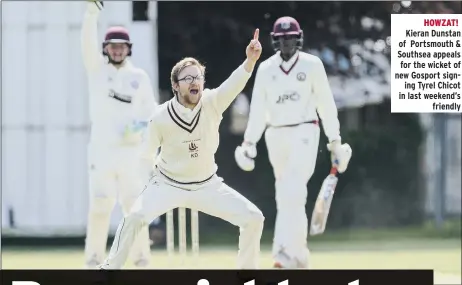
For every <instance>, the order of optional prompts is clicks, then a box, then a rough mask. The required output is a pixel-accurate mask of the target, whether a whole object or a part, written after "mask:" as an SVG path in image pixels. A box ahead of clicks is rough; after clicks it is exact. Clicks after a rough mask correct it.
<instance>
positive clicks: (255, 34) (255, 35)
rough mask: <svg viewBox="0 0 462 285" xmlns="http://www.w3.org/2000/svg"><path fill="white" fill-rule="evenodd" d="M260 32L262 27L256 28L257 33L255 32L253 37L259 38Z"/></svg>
mask: <svg viewBox="0 0 462 285" xmlns="http://www.w3.org/2000/svg"><path fill="white" fill-rule="evenodd" d="M259 34H260V29H256V30H255V33H254V34H253V39H254V40H258V36H259Z"/></svg>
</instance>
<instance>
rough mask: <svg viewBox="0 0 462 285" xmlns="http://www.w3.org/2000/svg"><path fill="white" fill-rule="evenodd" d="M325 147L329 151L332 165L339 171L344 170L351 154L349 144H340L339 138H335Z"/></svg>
mask: <svg viewBox="0 0 462 285" xmlns="http://www.w3.org/2000/svg"><path fill="white" fill-rule="evenodd" d="M327 149H328V150H329V151H330V153H331V155H330V158H331V161H332V166H334V167H335V168H337V171H338V172H339V173H343V172H345V171H346V169H347V168H348V163H349V162H350V159H351V156H352V150H351V147H350V145H349V144H347V143H344V144H341V141H340V140H336V141H332V142H330V143H329V144H327Z"/></svg>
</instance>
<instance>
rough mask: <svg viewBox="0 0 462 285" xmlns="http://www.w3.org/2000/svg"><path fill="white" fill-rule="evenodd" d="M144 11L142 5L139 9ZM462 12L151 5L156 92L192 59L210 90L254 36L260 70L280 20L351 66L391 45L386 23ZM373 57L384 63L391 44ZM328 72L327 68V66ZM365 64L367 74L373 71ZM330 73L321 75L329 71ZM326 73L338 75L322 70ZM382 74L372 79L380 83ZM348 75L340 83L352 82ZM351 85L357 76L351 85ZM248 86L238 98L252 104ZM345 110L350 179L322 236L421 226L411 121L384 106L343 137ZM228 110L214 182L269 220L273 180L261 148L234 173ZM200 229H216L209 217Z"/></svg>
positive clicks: (447, 5) (367, 110)
mask: <svg viewBox="0 0 462 285" xmlns="http://www.w3.org/2000/svg"><path fill="white" fill-rule="evenodd" d="M143 5H144V4H143ZM460 12H461V4H460V2H441V1H434V2H410V1H403V2H376V1H369V2H311V1H308V2H295V1H289V2H252V1H242V2H192V1H191V2H189V1H187V2H163V1H161V2H158V31H159V33H158V44H159V86H160V89H161V90H164V91H165V93H163V95H162V101H166V100H168V99H170V98H171V96H172V95H171V92H170V90H171V87H170V71H171V68H172V66H173V65H174V64H175V63H176V62H177V61H179V60H180V59H181V58H183V57H186V56H192V57H195V58H198V59H199V60H200V61H202V62H203V63H204V64H205V65H206V67H207V71H206V81H207V82H206V87H217V86H218V85H219V84H220V83H221V82H222V81H223V80H225V79H226V78H227V77H228V76H229V74H230V73H231V72H232V71H233V70H234V69H235V68H236V67H237V66H238V65H239V64H240V63H241V62H242V61H243V60H244V58H245V46H246V45H247V43H248V41H249V40H250V39H251V37H252V35H253V31H254V29H255V28H257V27H258V28H259V29H260V41H261V42H262V44H263V54H262V57H261V61H263V60H265V59H267V58H268V57H270V56H271V55H273V53H274V51H273V49H272V48H271V43H270V37H269V33H270V32H271V29H272V25H273V23H274V21H275V20H276V19H277V18H279V17H281V16H287V15H289V16H292V17H294V18H296V19H297V20H298V21H299V22H300V24H301V26H302V29H303V31H304V36H305V44H304V48H306V49H318V50H319V49H322V48H323V47H326V46H327V47H329V48H330V49H331V50H333V51H334V52H335V53H339V54H343V56H344V58H346V59H347V60H348V61H351V60H352V55H351V53H350V50H349V46H351V45H352V44H357V45H359V46H365V45H367V42H368V41H373V42H376V41H379V40H381V41H382V42H387V43H389V36H390V14H392V13H460ZM379 52H381V53H383V54H385V55H386V56H387V59H388V60H389V44H388V45H385V46H384V47H383V48H382V49H380V50H379ZM325 64H326V63H325ZM368 64H370V65H372V66H373V65H374V64H375V63H374V62H369V63H368ZM326 69H327V68H326ZM327 71H328V73H333V72H335V71H333V70H330V69H327ZM387 72H389V70H387V69H385V70H383V67H382V73H380V74H379V76H385V74H386V73H387ZM350 75H351V74H349V73H348V72H346V73H345V74H344V76H350ZM357 76H358V75H357ZM253 80H254V77H252V78H251V80H250V81H249V83H248V84H247V86H246V88H245V90H244V92H245V93H246V94H248V95H249V96H251V89H252V87H253ZM347 112H348V110H342V111H340V120H341V124H342V126H343V127H342V129H341V135H342V137H343V140H344V141H345V142H348V143H349V144H350V145H351V146H352V148H353V158H352V161H351V163H350V166H349V169H348V170H347V172H346V173H344V174H343V175H341V177H340V180H339V185H338V186H337V190H336V191H337V193H336V197H335V199H334V202H333V206H332V210H331V214H330V218H329V228H337V227H342V228H345V227H346V228H348V227H383V226H398V225H411V224H419V223H421V221H422V220H423V218H424V214H423V210H424V209H423V202H424V199H425V197H424V192H425V191H424V190H423V188H422V185H420V184H419V178H420V177H419V172H418V169H419V155H418V153H419V147H420V146H421V144H422V139H423V134H422V131H421V127H420V125H419V122H418V119H417V117H416V116H415V115H413V114H393V115H392V114H390V102H389V101H387V100H385V102H383V103H381V104H378V105H372V106H364V107H362V108H359V109H357V110H356V112H357V115H358V116H359V124H357V126H356V127H355V128H347V127H346V125H347V123H346V122H345V120H346V119H345V118H347V117H348V116H346V115H347V114H346V113H347ZM229 113H230V112H229V110H228V111H227V112H226V113H225V115H224V120H223V122H222V125H221V144H220V147H219V150H218V152H217V155H216V160H217V163H218V165H219V175H220V176H222V177H223V178H224V179H225V181H226V182H227V183H228V184H229V185H230V186H232V187H234V188H236V189H237V190H238V191H240V192H241V193H243V194H244V195H245V196H247V197H248V198H249V199H251V200H252V201H253V202H255V203H256V204H257V205H258V206H259V207H260V208H261V209H262V211H263V212H264V214H265V216H266V222H265V223H266V227H267V228H272V227H273V225H274V218H275V209H276V206H275V201H274V178H273V172H272V168H271V166H270V164H269V161H268V157H267V152H266V145H265V142H264V138H262V140H261V141H260V142H259V144H258V153H259V155H258V157H257V160H256V163H257V167H256V170H254V171H253V172H250V173H246V172H243V171H241V170H240V169H239V168H238V167H237V165H236V163H235V161H234V149H235V147H236V146H237V145H239V144H240V143H241V141H242V136H241V135H234V134H232V133H230V132H229V120H230V118H229V117H230V115H229ZM321 137H322V139H321V141H320V145H319V155H318V161H317V167H316V171H315V174H314V175H313V177H312V179H311V181H310V182H309V185H308V189H309V202H308V203H307V212H308V213H309V214H311V211H312V208H313V204H314V200H315V199H316V196H317V194H318V190H319V188H320V185H321V183H322V180H323V179H324V178H325V177H326V175H327V174H328V170H329V168H330V161H329V155H328V152H327V151H326V143H327V142H326V138H325V136H324V135H322V136H321ZM206 219H207V221H201V228H204V227H205V228H210V229H212V228H213V229H216V227H217V226H224V225H223V223H221V222H219V221H217V220H214V219H213V218H210V217H207V218H206Z"/></svg>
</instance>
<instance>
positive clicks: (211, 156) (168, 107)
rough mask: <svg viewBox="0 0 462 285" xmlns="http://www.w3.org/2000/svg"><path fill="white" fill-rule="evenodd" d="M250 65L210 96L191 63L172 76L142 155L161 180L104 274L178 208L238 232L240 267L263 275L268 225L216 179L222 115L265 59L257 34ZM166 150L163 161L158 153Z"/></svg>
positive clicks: (143, 200)
mask: <svg viewBox="0 0 462 285" xmlns="http://www.w3.org/2000/svg"><path fill="white" fill-rule="evenodd" d="M246 54H247V59H246V60H245V61H244V63H243V64H242V65H241V66H239V67H238V68H237V69H236V70H235V71H234V72H233V73H232V74H231V76H230V77H229V78H228V79H227V80H226V81H225V82H223V83H222V84H221V85H220V86H219V87H218V88H216V89H205V90H204V73H205V67H204V66H202V65H201V64H200V63H199V62H198V61H197V60H196V59H194V58H185V59H183V60H181V61H180V62H178V63H177V64H176V65H175V66H174V67H173V69H172V73H171V77H170V79H171V83H172V89H173V93H174V95H175V96H174V98H172V99H171V100H169V101H168V102H166V103H164V104H162V105H160V106H159V107H158V108H157V109H156V111H155V112H154V114H153V116H152V117H151V120H150V122H149V125H148V141H147V144H146V148H145V151H144V152H143V154H142V155H141V159H142V161H144V164H145V169H150V168H152V167H153V161H154V160H155V161H156V163H155V164H156V170H155V175H154V176H153V177H152V178H151V179H150V180H149V182H148V184H147V185H146V187H145V189H144V190H143V193H142V194H141V196H140V197H139V199H138V200H137V201H136V203H135V205H134V207H133V208H132V210H131V212H130V214H129V215H127V216H125V218H124V219H123V220H122V221H121V223H120V225H119V228H118V230H117V234H116V238H115V240H114V243H113V244H112V248H111V251H110V253H109V257H108V258H107V260H106V262H105V263H104V264H103V265H102V266H101V268H102V269H119V268H121V267H122V266H123V265H124V263H125V260H126V258H127V254H128V250H129V249H130V247H131V245H132V244H133V241H134V239H135V237H136V236H137V235H138V233H139V231H140V229H141V228H143V227H146V225H147V224H148V223H149V222H150V221H152V220H153V219H154V218H156V217H158V216H160V215H162V214H164V213H166V212H167V211H169V210H172V209H174V208H178V207H185V208H190V209H194V210H198V211H201V212H203V213H206V214H209V215H212V216H215V217H219V218H221V219H223V220H225V221H228V222H230V223H231V224H233V225H235V226H237V227H239V228H240V236H239V253H238V264H237V267H238V268H241V269H255V268H258V259H259V252H260V238H261V235H262V230H263V221H264V217H263V214H262V212H261V211H260V210H259V209H258V208H257V207H256V206H255V205H254V204H253V203H251V202H250V201H249V200H247V199H246V198H245V197H244V196H242V195H241V194H239V193H238V192H237V191H235V190H234V189H232V188H230V187H229V186H227V185H226V184H225V183H223V180H222V179H221V178H220V177H218V176H217V175H216V171H217V165H216V163H215V152H216V151H217V148H218V145H219V133H218V129H219V125H220V122H221V120H222V114H223V112H224V111H225V110H226V109H227V108H228V106H229V105H230V104H231V102H232V101H233V100H234V99H235V98H236V96H237V95H238V94H239V93H240V92H241V91H242V89H243V88H244V87H245V85H246V83H247V81H248V79H249V78H250V76H251V74H252V72H253V69H254V66H255V63H256V61H257V60H258V59H259V57H260V55H261V45H260V42H259V41H258V30H256V31H255V36H254V39H253V40H251V42H250V43H249V45H248V46H247V48H246ZM159 146H160V147H161V152H160V154H159V156H158V157H157V158H155V156H156V150H157V149H158V147H159Z"/></svg>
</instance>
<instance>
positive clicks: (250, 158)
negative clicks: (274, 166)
mask: <svg viewBox="0 0 462 285" xmlns="http://www.w3.org/2000/svg"><path fill="white" fill-rule="evenodd" d="M255 157H257V147H256V145H255V144H253V143H249V142H243V143H242V145H240V146H238V147H237V148H236V150H235V151H234V158H235V159H236V163H237V165H238V166H239V167H240V168H241V169H242V170H244V171H252V170H253V169H254V168H255V160H254V159H255Z"/></svg>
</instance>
